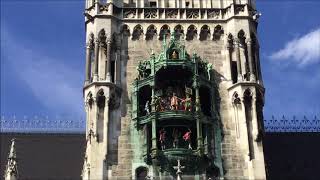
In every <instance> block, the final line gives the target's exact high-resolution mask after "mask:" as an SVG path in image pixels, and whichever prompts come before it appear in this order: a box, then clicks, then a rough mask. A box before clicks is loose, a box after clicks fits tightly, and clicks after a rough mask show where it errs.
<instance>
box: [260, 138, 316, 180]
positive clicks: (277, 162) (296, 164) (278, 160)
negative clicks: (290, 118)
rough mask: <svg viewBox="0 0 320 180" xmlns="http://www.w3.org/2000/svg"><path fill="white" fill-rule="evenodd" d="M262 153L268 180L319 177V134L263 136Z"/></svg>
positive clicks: (303, 179) (310, 179) (311, 179)
mask: <svg viewBox="0 0 320 180" xmlns="http://www.w3.org/2000/svg"><path fill="white" fill-rule="evenodd" d="M264 153H265V163H266V165H267V174H268V177H269V178H268V179H269V180H318V179H319V177H320V133H297V132H296V133H267V134H266V136H265V139H264Z"/></svg>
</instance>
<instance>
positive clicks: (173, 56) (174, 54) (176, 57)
mask: <svg viewBox="0 0 320 180" xmlns="http://www.w3.org/2000/svg"><path fill="white" fill-rule="evenodd" d="M171 58H172V59H178V53H177V51H176V50H174V51H173V53H172V55H171Z"/></svg>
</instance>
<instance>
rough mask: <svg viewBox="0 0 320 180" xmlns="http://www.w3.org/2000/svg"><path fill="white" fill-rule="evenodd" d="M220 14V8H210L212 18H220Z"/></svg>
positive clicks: (209, 15) (209, 16)
mask: <svg viewBox="0 0 320 180" xmlns="http://www.w3.org/2000/svg"><path fill="white" fill-rule="evenodd" d="M219 16H220V11H219V10H208V18H210V19H218V18H219Z"/></svg>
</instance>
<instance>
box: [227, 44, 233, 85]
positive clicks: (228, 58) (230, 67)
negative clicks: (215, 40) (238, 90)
mask: <svg viewBox="0 0 320 180" xmlns="http://www.w3.org/2000/svg"><path fill="white" fill-rule="evenodd" d="M231 50H232V45H231V44H229V43H228V45H227V75H226V79H227V80H232V74H231V69H232V66H231V64H232V58H231Z"/></svg>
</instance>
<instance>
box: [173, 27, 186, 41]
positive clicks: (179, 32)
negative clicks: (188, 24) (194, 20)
mask: <svg viewBox="0 0 320 180" xmlns="http://www.w3.org/2000/svg"><path fill="white" fill-rule="evenodd" d="M174 32H175V37H176V38H177V39H180V37H181V36H183V34H184V29H183V26H181V25H180V24H178V25H176V26H175V27H174Z"/></svg>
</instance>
